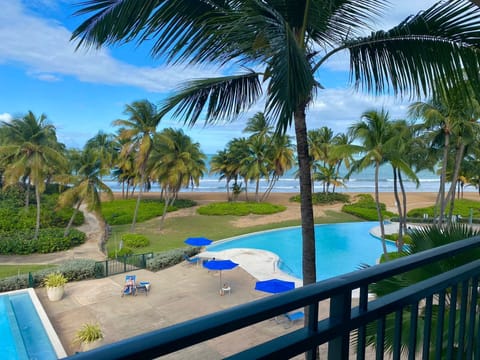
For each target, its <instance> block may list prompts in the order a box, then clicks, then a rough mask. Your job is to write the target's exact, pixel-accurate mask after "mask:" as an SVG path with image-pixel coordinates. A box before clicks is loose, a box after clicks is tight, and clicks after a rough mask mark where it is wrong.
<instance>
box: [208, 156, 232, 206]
mask: <svg viewBox="0 0 480 360" xmlns="http://www.w3.org/2000/svg"><path fill="white" fill-rule="evenodd" d="M210 172H211V173H212V174H219V175H220V176H219V178H218V179H219V180H223V179H225V180H226V183H227V184H226V187H227V200H228V201H230V200H231V198H230V181H232V179H233V178H234V177H235V173H232V171H230V162H229V154H228V152H227V150H225V149H224V150H220V151H217V153H216V154H215V155H213V156H212V159H211V160H210Z"/></svg>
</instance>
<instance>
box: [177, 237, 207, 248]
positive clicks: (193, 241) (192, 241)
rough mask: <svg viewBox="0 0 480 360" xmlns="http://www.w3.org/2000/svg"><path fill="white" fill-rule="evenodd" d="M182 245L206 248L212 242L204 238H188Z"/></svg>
mask: <svg viewBox="0 0 480 360" xmlns="http://www.w3.org/2000/svg"><path fill="white" fill-rule="evenodd" d="M184 243H185V244H188V245H192V246H206V245H210V244H211V243H212V240H210V239H207V238H204V237H189V238H188V239H187V240H185V241H184Z"/></svg>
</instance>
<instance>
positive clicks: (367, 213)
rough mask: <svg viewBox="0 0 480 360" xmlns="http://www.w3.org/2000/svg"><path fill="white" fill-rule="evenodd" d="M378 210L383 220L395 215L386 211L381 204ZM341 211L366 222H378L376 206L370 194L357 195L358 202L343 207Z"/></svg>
mask: <svg viewBox="0 0 480 360" xmlns="http://www.w3.org/2000/svg"><path fill="white" fill-rule="evenodd" d="M380 209H381V211H382V215H383V217H384V218H391V217H393V216H396V214H395V213H392V212H390V211H387V210H386V206H385V204H383V203H380ZM342 211H343V212H346V213H347V214H351V215H355V216H358V217H359V218H362V219H365V220H368V221H377V220H378V214H377V204H376V203H375V201H374V200H373V197H372V196H371V195H370V194H360V195H358V201H357V202H356V203H353V204H348V205H343V207H342Z"/></svg>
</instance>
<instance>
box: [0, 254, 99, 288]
mask: <svg viewBox="0 0 480 360" xmlns="http://www.w3.org/2000/svg"><path fill="white" fill-rule="evenodd" d="M96 264H97V262H96V261H95V260H90V259H76V260H69V261H66V262H65V263H63V264H60V265H59V266H58V267H57V268H56V269H55V272H56V273H61V274H63V276H65V277H66V278H67V279H69V281H78V280H84V279H94V278H96V277H97V276H96V275H97V273H98V272H99V270H98V269H97V268H96V266H95V265H96ZM50 273H52V269H42V270H38V271H35V272H32V273H31V278H30V279H29V274H20V275H16V276H10V277H7V278H3V279H0V292H4V291H12V290H19V289H26V288H28V287H29V286H30V285H32V286H33V287H38V286H42V284H43V282H44V279H45V278H46V277H47V276H48V274H50ZM29 280H30V281H31V282H32V283H31V284H30V281H29Z"/></svg>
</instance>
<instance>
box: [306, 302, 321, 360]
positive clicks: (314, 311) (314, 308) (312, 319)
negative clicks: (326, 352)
mask: <svg viewBox="0 0 480 360" xmlns="http://www.w3.org/2000/svg"><path fill="white" fill-rule="evenodd" d="M304 311H305V315H306V317H305V321H306V326H307V327H308V332H309V333H315V332H318V302H316V303H314V304H310V305H308V306H306V307H305V310H304ZM317 355H318V346H315V347H314V348H313V349H310V350H309V351H307V354H306V359H308V360H316V359H317V358H318V357H317Z"/></svg>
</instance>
